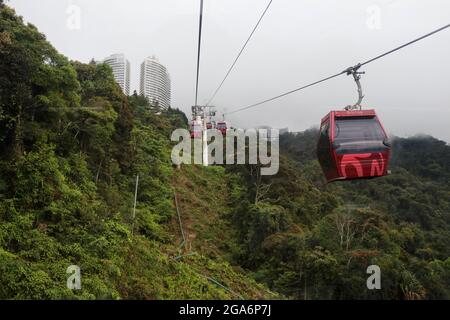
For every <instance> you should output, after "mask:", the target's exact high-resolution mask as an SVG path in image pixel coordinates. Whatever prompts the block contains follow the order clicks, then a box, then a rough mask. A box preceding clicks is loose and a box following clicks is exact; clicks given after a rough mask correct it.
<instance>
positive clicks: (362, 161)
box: [317, 110, 391, 182]
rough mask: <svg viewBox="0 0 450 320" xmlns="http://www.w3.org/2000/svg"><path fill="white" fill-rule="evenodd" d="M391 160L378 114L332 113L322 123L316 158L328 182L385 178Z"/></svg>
mask: <svg viewBox="0 0 450 320" xmlns="http://www.w3.org/2000/svg"><path fill="white" fill-rule="evenodd" d="M390 156H391V145H390V143H389V142H388V137H387V134H386V131H385V130H384V128H383V126H382V124H381V123H380V120H379V119H378V117H377V115H376V113H375V110H352V111H331V112H330V113H329V114H328V115H326V116H325V117H324V118H323V119H322V123H321V126H320V134H319V141H318V145H317V157H318V159H319V162H320V165H321V167H322V170H323V172H324V174H325V178H326V179H327V182H332V181H336V180H350V179H367V178H374V177H381V176H385V175H387V174H388V165H389V159H390Z"/></svg>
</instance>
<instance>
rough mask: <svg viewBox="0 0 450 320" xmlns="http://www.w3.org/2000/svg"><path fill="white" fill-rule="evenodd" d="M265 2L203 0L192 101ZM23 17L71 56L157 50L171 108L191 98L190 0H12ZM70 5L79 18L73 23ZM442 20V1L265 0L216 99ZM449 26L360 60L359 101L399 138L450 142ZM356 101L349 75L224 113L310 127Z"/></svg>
mask: <svg viewBox="0 0 450 320" xmlns="http://www.w3.org/2000/svg"><path fill="white" fill-rule="evenodd" d="M267 3H268V0H267V1H266V0H264V1H263V0H205V4H204V23H203V39H202V52H201V54H202V59H201V71H200V84H199V86H200V88H199V103H206V102H207V101H208V100H209V98H210V97H211V95H212V94H213V92H214V90H215V89H216V87H217V86H218V85H219V83H220V81H221V80H222V78H223V77H224V75H225V73H226V71H227V69H228V67H229V66H230V65H231V63H232V62H233V60H234V58H235V56H236V54H237V52H238V51H239V49H240V48H241V46H242V45H243V43H244V41H245V40H246V38H247V37H248V35H249V33H250V31H251V29H252V28H253V26H254V25H255V23H256V21H257V20H258V18H259V16H260V15H261V13H262V11H263V10H264V8H265V7H266V5H267ZM7 4H8V5H10V6H12V7H13V8H15V9H16V11H17V13H18V14H20V15H22V16H23V17H24V19H25V20H26V21H27V22H31V23H33V24H34V25H36V26H37V27H38V28H39V29H40V30H41V31H42V32H43V33H45V34H46V35H47V38H48V40H49V41H50V42H51V43H52V44H53V45H54V46H55V47H56V48H57V49H58V50H59V51H60V52H61V53H63V54H64V55H66V56H67V57H68V58H70V59H73V60H79V61H82V62H89V60H91V59H92V58H95V59H98V60H99V59H103V58H104V57H106V56H108V55H110V54H112V53H124V54H125V55H126V56H127V58H128V59H129V60H130V62H131V65H132V73H131V77H132V81H131V87H132V90H138V89H139V88H138V84H139V82H138V80H139V66H140V64H141V62H142V61H143V60H144V58H145V57H147V56H150V55H156V56H157V57H158V58H159V61H160V62H161V63H162V64H164V65H165V66H166V67H167V68H168V70H169V72H170V75H171V79H172V106H173V107H175V108H180V109H182V110H183V111H185V112H187V113H189V112H190V107H191V105H192V104H193V103H194V99H195V97H194V95H195V72H196V58H197V35H198V12H199V0H127V1H124V0H72V1H70V0H11V1H9V2H7ZM78 10H79V13H80V15H79V18H80V19H79V22H80V23H79V24H77V23H75V24H74V23H73V21H74V20H73V17H74V14H77V11H78ZM448 23H450V1H448V0H429V1H424V0H397V1H395V0H384V1H382V0H379V1H375V0H370V1H366V0H339V1H338V0H304V1H299V0H273V3H272V5H271V7H270V9H269V11H268V12H267V14H266V16H265V17H264V19H263V21H262V22H261V25H260V27H259V28H258V30H257V31H256V33H255V34H254V36H253V38H252V39H251V41H250V43H249V44H248V47H247V49H246V50H245V52H244V53H243V55H242V56H241V58H240V59H239V61H238V63H237V65H236V66H235V69H234V70H233V72H232V73H231V75H230V76H229V78H228V80H227V81H226V82H225V84H224V86H223V88H222V90H221V91H220V92H219V94H218V95H217V97H216V99H215V100H214V101H213V105H215V106H217V108H218V110H219V113H223V112H224V111H232V110H233V109H236V108H239V107H243V106H246V105H248V104H252V103H255V102H258V101H260V100H264V99H266V98H270V97H272V96H276V95H278V94H280V93H283V92H285V91H289V90H292V89H295V88H296V87H300V86H302V85H304V84H307V83H310V82H313V81H315V80H318V79H320V78H322V77H325V76H328V75H332V74H334V73H337V72H340V71H342V70H344V69H346V68H347V67H349V66H352V65H355V64H357V63H358V62H362V61H364V60H367V59H369V58H372V57H374V56H376V55H378V54H380V53H383V52H385V51H387V50H390V49H392V48H394V47H396V46H398V45H401V44H403V43H405V42H408V41H410V40H412V39H414V38H417V37H419V36H421V35H423V34H425V33H428V32H430V31H432V30H434V29H437V28H439V27H441V26H443V25H446V24H448ZM449 57H450V29H447V30H445V31H443V32H441V33H439V34H436V35H434V36H433V37H430V38H427V39H425V40H423V41H421V42H419V43H416V44H414V45H412V46H409V47H407V48H405V49H403V50H401V51H399V52H397V53H394V54H392V55H389V56H387V57H385V58H383V59H381V60H378V61H375V62H373V63H371V64H369V65H367V66H365V67H364V68H363V69H362V71H365V72H366V74H365V75H363V76H362V80H361V81H362V85H363V90H364V94H365V99H364V101H363V106H364V107H366V108H375V109H376V110H377V112H378V114H379V116H380V118H381V119H382V121H383V122H384V125H385V127H386V129H387V130H388V131H389V132H390V133H391V134H395V135H399V136H410V135H414V134H418V133H425V134H431V135H433V136H435V137H437V138H440V139H442V140H446V141H447V142H449V141H450V86H449V82H450V81H449V76H450V58H449ZM356 99H357V92H356V86H355V83H354V81H353V79H352V78H351V77H348V76H345V75H343V76H340V77H338V78H335V79H333V80H330V81H328V82H325V83H323V84H320V85H317V86H315V87H312V88H308V89H306V90H304V91H301V92H298V93H295V94H292V95H289V96H287V97H284V98H281V99H279V100H276V101H273V102H270V103H267V104H264V105H262V106H259V107H258V108H255V109H251V110H247V111H243V112H240V113H236V114H233V115H230V116H229V117H228V118H227V120H229V121H230V122H231V123H232V125H233V126H236V127H252V126H259V125H270V126H273V127H278V128H283V127H289V129H290V130H292V131H298V130H304V129H307V128H310V127H312V126H317V125H318V124H319V122H320V119H321V118H322V117H323V116H324V115H325V114H326V113H327V112H328V111H329V110H331V109H342V108H343V107H345V106H346V105H348V104H351V103H354V102H355V101H356Z"/></svg>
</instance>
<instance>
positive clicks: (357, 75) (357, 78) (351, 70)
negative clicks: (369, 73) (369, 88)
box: [344, 63, 365, 110]
mask: <svg viewBox="0 0 450 320" xmlns="http://www.w3.org/2000/svg"><path fill="white" fill-rule="evenodd" d="M360 67H361V64H360V63H358V64H357V65H356V66H353V67H350V68H347V69H346V70H345V71H344V72H345V73H346V74H347V75H348V76H349V75H352V76H353V79H354V80H355V82H356V86H357V88H358V101H356V103H355V104H354V105H348V106H347V107H345V110H357V109H359V110H361V109H362V106H361V102H362V101H363V99H364V94H363V91H362V86H361V81H360V80H361V75H362V74H365V72H364V71H359V68H360Z"/></svg>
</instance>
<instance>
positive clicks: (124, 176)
mask: <svg viewBox="0 0 450 320" xmlns="http://www.w3.org/2000/svg"><path fill="white" fill-rule="evenodd" d="M186 126H187V118H186V116H185V115H184V114H183V113H182V112H181V111H179V110H174V109H169V110H167V111H162V110H158V109H157V108H156V109H155V108H154V107H152V106H150V104H149V103H148V101H147V100H146V99H145V98H144V97H142V96H138V95H136V94H134V95H132V96H130V97H126V96H124V95H123V94H122V91H121V90H120V87H119V86H118V85H117V84H116V83H115V81H114V78H113V75H112V71H111V69H110V68H109V67H108V66H106V65H103V64H95V63H90V64H83V63H80V62H76V61H70V60H68V59H67V58H66V57H64V56H62V55H61V54H59V53H58V52H57V51H56V50H55V48H53V47H52V45H51V44H50V43H49V42H48V41H47V40H46V39H45V36H44V35H43V34H41V33H40V32H39V31H38V30H37V29H36V28H35V27H34V26H32V25H26V24H24V22H23V20H22V18H20V17H18V16H17V15H16V14H15V12H14V11H13V10H12V9H11V8H9V7H8V6H6V5H4V4H3V1H2V0H0V148H1V149H0V150H1V152H0V299H241V298H245V299H274V298H275V299H291V298H292V299H442V298H445V299H450V258H449V256H450V182H449V181H450V161H449V159H450V147H449V146H448V145H447V144H446V143H444V142H442V141H438V140H436V139H434V138H432V137H417V138H408V139H401V138H395V139H394V141H393V148H394V150H395V153H394V155H393V165H392V168H391V170H392V174H391V175H390V176H388V177H383V178H379V179H375V180H369V181H354V182H349V183H347V182H346V183H333V184H328V185H327V184H325V181H324V179H323V176H322V173H321V170H320V167H319V164H318V163H317V160H316V157H315V151H314V150H315V144H316V139H317V132H316V131H315V130H308V131H305V132H302V133H295V134H294V133H291V134H286V135H283V136H281V139H280V147H281V152H282V156H281V159H280V162H281V164H280V172H279V173H278V174H277V175H275V176H265V177H262V176H261V175H260V174H258V173H259V171H258V169H259V168H258V166H250V165H248V166H244V165H241V166H226V167H221V166H211V167H208V168H205V167H202V166H190V165H183V166H181V168H176V167H174V166H173V165H172V164H171V160H170V153H171V147H172V143H171V142H170V134H171V132H172V130H173V129H175V128H181V127H186ZM138 175H139V185H138V196H137V207H136V216H135V218H134V219H133V202H134V191H135V183H136V177H137V176H138ZM175 196H176V199H177V201H174V200H175ZM176 203H177V204H178V210H177V206H176ZM371 264H376V265H379V266H380V268H381V271H382V289H381V290H368V289H367V287H366V279H367V277H368V275H367V274H366V268H367V266H369V265H371ZM70 265H78V266H79V267H80V269H81V275H82V289H81V290H71V289H68V288H67V286H66V281H67V277H68V274H67V273H66V269H67V267H68V266H70Z"/></svg>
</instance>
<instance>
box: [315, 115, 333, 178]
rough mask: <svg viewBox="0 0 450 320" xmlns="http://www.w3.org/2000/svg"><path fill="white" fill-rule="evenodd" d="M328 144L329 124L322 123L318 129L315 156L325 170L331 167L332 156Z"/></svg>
mask: <svg viewBox="0 0 450 320" xmlns="http://www.w3.org/2000/svg"><path fill="white" fill-rule="evenodd" d="M330 147H331V145H330V124H329V123H327V124H324V125H323V126H322V128H321V129H320V136H319V144H318V148H317V156H318V158H319V160H320V162H321V164H322V166H323V168H324V169H325V170H326V171H329V170H332V169H333V158H332V155H331V153H330V152H331V148H330Z"/></svg>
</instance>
